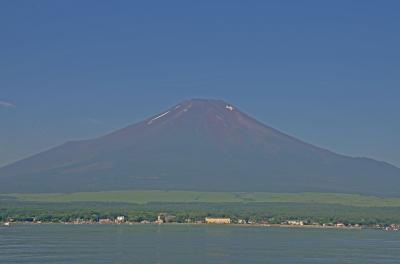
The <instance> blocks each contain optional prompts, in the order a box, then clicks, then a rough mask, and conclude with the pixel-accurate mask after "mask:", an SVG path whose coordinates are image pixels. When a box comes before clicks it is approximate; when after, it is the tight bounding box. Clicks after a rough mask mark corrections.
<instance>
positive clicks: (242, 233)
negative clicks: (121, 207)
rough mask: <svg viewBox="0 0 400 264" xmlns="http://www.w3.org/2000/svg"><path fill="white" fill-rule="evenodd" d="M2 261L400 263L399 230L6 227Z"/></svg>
mask: <svg viewBox="0 0 400 264" xmlns="http://www.w3.org/2000/svg"><path fill="white" fill-rule="evenodd" d="M0 263H174V264H175V263H190V264H194V263H324V264H325V263H335V264H336V263H363V264H364V263H380V264H382V263H396V264H398V263H400V233H399V232H397V233H396V232H393V233H391V232H384V231H376V230H328V229H288V228H266V227H237V226H205V225H198V226H195V225H160V226H156V225H133V226H128V225H120V226H116V225H113V226H111V225H109V226H108V225H86V226H84V225H14V226H12V227H9V228H8V227H0Z"/></svg>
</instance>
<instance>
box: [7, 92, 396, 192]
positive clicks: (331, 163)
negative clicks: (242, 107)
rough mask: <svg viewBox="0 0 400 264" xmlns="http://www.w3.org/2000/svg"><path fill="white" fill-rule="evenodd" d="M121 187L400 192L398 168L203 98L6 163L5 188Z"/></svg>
mask: <svg viewBox="0 0 400 264" xmlns="http://www.w3.org/2000/svg"><path fill="white" fill-rule="evenodd" d="M119 189H171V190H172V189H175V190H199V191H272V192H305V191H311V192H344V193H361V194H373V195H383V196H399V195H400V169H398V168H396V167H394V166H391V165H389V164H387V163H384V162H378V161H374V160H371V159H366V158H351V157H346V156H342V155H338V154H335V153H333V152H330V151H328V150H324V149H321V148H318V147H315V146H313V145H310V144H307V143H304V142H302V141H300V140H297V139H295V138H293V137H290V136H288V135H286V134H283V133H281V132H279V131H277V130H275V129H273V128H270V127H268V126H266V125H264V124H262V123H260V122H258V121H257V120H255V119H253V118H251V117H249V116H247V115H246V114H244V113H242V112H241V111H239V110H238V109H236V108H235V107H234V106H232V105H230V104H228V103H225V102H223V101H217V100H202V99H193V100H188V101H185V102H182V103H181V104H178V105H176V106H174V107H172V108H170V109H168V110H166V111H165V112H162V113H160V114H158V115H155V116H153V117H151V118H148V119H146V120H144V121H143V122H140V123H137V124H134V125H131V126H128V127H126V128H124V129H121V130H118V131H116V132H113V133H111V134H108V135H105V136H103V137H99V138H96V139H91V140H83V141H73V142H68V143H65V144H63V145H61V146H58V147H56V148H53V149H50V150H48V151H45V152H42V153H39V154H37V155H34V156H32V157H30V158H27V159H24V160H21V161H19V162H16V163H14V164H11V165H9V166H6V167H3V168H1V169H0V192H8V193H10V192H77V191H100V190H119Z"/></svg>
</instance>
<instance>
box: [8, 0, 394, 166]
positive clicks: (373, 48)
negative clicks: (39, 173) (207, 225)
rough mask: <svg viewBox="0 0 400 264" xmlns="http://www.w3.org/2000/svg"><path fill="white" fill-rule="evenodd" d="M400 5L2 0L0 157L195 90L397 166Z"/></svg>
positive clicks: (138, 114)
mask: <svg viewBox="0 0 400 264" xmlns="http://www.w3.org/2000/svg"><path fill="white" fill-rule="evenodd" d="M399 10H400V1H389V0H386V1H366V0H360V1H350V0H344V1H338V0H334V1H333V0H332V1H321V0H316V1H298V0H294V1H282V0H279V1H233V0H227V1H218V0H212V1H204V0H202V1H187V0H186V1H140V2H139V1H97V0H96V1H14V0H12V1H6V0H2V1H0V164H5V163H7V162H11V161H13V160H16V159H19V158H21V157H25V156H27V155H29V154H32V153H36V152H39V151H41V150H44V149H47V148H49V147H51V146H54V145H57V144H60V143H63V142H65V141H67V140H71V139H82V138H89V137H93V136H98V135H101V134H104V133H106V132H109V131H112V130H115V129H117V128H120V127H123V126H125V125H127V124H130V123H134V122H137V121H139V120H141V119H143V118H145V117H147V116H149V115H152V114H156V113H158V112H161V111H163V110H164V109H165V108H167V107H169V106H171V105H173V104H175V103H178V102H179V101H181V100H184V99H187V98H192V97H206V98H219V99H224V100H227V101H229V102H230V103H232V104H234V105H236V106H237V107H239V108H241V109H242V110H243V111H245V112H247V113H249V114H250V115H253V116H255V117H256V118H258V119H259V120H261V121H263V122H265V123H267V124H268V125H270V126H273V127H275V128H278V129H280V130H282V131H284V132H286V133H289V134H291V135H294V136H296V137H299V138H301V139H303V140H305V141H308V142H311V143H313V144H316V145H319V146H322V147H325V148H329V149H331V150H333V151H336V152H339V153H343V154H348V155H352V156H368V157H373V158H376V159H379V160H385V161H388V162H391V163H393V164H395V165H397V166H400V140H399V135H400V120H399V119H400V118H399V117H400V103H399V99H400V48H399V47H400V13H399Z"/></svg>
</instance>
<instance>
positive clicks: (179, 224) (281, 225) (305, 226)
mask: <svg viewBox="0 0 400 264" xmlns="http://www.w3.org/2000/svg"><path fill="white" fill-rule="evenodd" d="M5 223H9V224H8V225H6V226H11V225H59V224H63V225H114V226H118V225H129V226H131V225H153V226H158V225H176V226H199V225H203V226H226V227H266V228H268V227H272V228H274V227H275V228H304V229H313V228H314V229H338V230H341V229H346V230H347V229H350V230H362V229H371V228H374V227H367V226H364V227H362V226H336V225H333V226H323V225H302V226H301V225H287V224H259V223H253V224H237V223H233V224H207V223H177V222H172V223H155V222H150V223H138V222H124V223H108V224H102V223H99V222H82V223H76V222H58V223H56V222H13V223H10V222H0V226H1V225H5Z"/></svg>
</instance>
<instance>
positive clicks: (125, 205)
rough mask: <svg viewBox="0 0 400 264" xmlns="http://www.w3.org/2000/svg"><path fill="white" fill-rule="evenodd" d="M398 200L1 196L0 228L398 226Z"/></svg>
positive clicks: (181, 194)
mask: <svg viewBox="0 0 400 264" xmlns="http://www.w3.org/2000/svg"><path fill="white" fill-rule="evenodd" d="M399 212H400V198H381V197H373V196H361V195H354V194H338V193H228V192H190V191H114V192H93V193H69V194H62V193H59V194H48V193H45V194H43V193H42V194H0V223H2V224H3V225H5V224H6V223H8V225H13V224H15V223H32V224H41V223H67V224H102V223H103V224H116V223H117V224H122V223H124V224H140V223H142V224H150V223H154V224H160V223H161V222H162V223H167V224H170V223H172V222H173V223H176V224H205V221H206V218H213V217H214V218H225V219H229V224H228V225H230V226H236V225H240V226H272V227H288V228H351V229H358V228H377V229H384V230H389V231H396V230H398V229H399V226H400V213H399Z"/></svg>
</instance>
